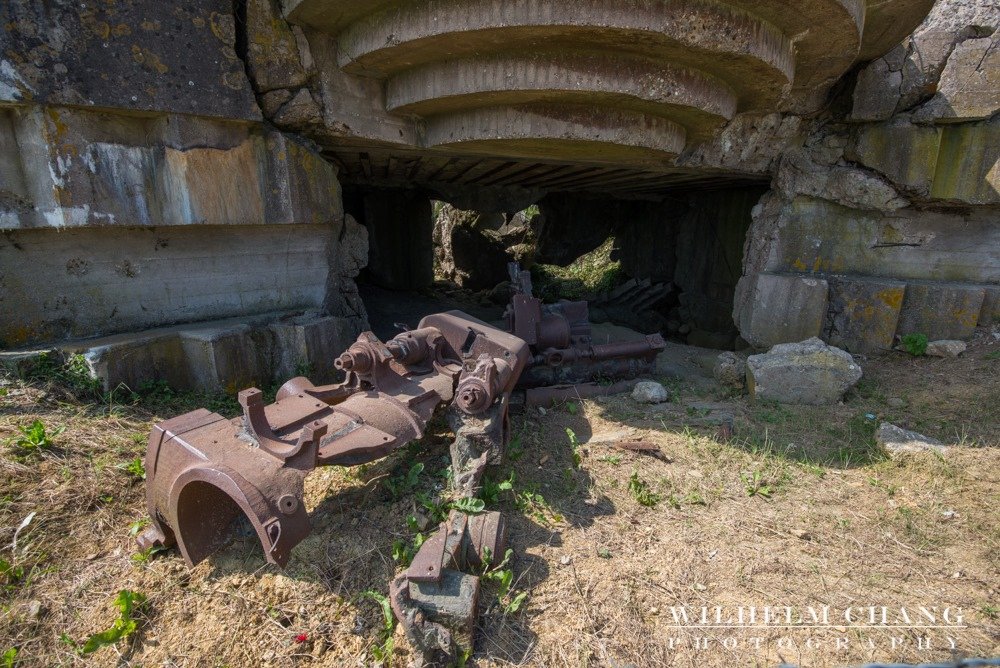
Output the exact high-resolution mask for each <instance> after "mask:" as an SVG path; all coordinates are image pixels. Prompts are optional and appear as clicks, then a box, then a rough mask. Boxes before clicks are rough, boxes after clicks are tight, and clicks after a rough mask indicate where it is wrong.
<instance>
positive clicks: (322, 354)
mask: <svg viewBox="0 0 1000 668" xmlns="http://www.w3.org/2000/svg"><path fill="white" fill-rule="evenodd" d="M271 331H272V332H273V333H274V336H275V343H276V348H277V352H278V355H279V360H278V362H277V367H276V369H275V371H274V375H275V376H276V377H278V378H279V379H282V378H292V377H294V376H298V375H302V374H303V373H305V375H307V376H308V377H309V379H310V380H312V381H313V382H316V383H323V382H328V381H330V380H332V379H333V377H334V376H335V375H336V369H335V368H334V366H333V360H334V359H335V358H336V356H337V355H340V353H342V352H344V350H346V349H347V348H348V347H349V346H350V345H351V344H352V343H354V341H355V339H357V337H358V334H360V333H361V327H360V326H359V323H358V321H357V320H356V319H351V318H337V317H330V316H327V317H318V316H316V315H309V314H307V315H303V316H297V317H295V318H291V319H288V320H280V321H278V322H275V323H272V324H271Z"/></svg>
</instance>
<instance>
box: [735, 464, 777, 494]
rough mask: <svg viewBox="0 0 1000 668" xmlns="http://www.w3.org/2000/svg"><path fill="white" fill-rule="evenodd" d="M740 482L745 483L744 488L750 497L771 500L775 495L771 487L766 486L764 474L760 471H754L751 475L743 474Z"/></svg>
mask: <svg viewBox="0 0 1000 668" xmlns="http://www.w3.org/2000/svg"><path fill="white" fill-rule="evenodd" d="M740 480H741V481H742V482H743V488H744V489H745V490H746V493H747V496H749V497H754V496H761V497H764V498H765V499H770V498H771V495H772V494H773V493H774V490H773V489H772V488H771V486H770V485H767V484H764V474H763V473H761V472H760V471H754V472H753V473H751V474H749V475H747V474H746V473H741V474H740Z"/></svg>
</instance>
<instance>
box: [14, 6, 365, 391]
mask: <svg viewBox="0 0 1000 668" xmlns="http://www.w3.org/2000/svg"><path fill="white" fill-rule="evenodd" d="M88 5H89V3H88V4H82V3H75V2H69V1H68V0H55V1H54V2H51V3H45V4H44V5H42V4H39V3H35V2H29V1H28V0H14V1H13V2H5V3H3V4H2V6H0V24H2V25H4V26H5V30H4V31H2V32H0V47H2V48H0V54H2V55H0V58H2V62H0V348H10V347H16V346H27V345H44V344H51V343H60V342H63V341H64V340H65V339H68V338H81V337H95V336H106V335H112V334H116V333H120V332H126V333H127V332H135V331H136V330H142V329H147V328H162V327H163V326H167V325H173V324H175V323H196V322H201V323H204V322H206V321H213V320H217V319H230V320H227V323H228V324H227V325H226V326H225V327H224V328H223V329H224V331H225V332H226V336H225V337H222V338H220V339H219V340H220V341H221V340H223V339H225V340H227V341H228V340H230V339H233V340H234V341H236V340H239V339H240V337H243V336H250V334H248V333H246V332H259V331H265V330H266V331H268V332H270V331H272V330H273V331H278V330H281V331H282V332H283V331H284V329H288V328H287V327H284V326H283V325H282V326H279V325H278V324H275V325H273V326H271V325H269V324H268V323H269V322H272V321H275V319H276V320H277V322H279V323H281V322H286V321H287V322H291V320H289V319H290V318H291V319H294V318H296V317H306V318H307V320H302V321H301V322H299V321H296V322H297V323H298V324H296V325H295V326H294V327H292V329H293V330H294V335H289V336H284V335H282V336H278V335H274V336H271V335H267V336H263V337H261V336H258V335H257V334H254V336H256V338H257V339H259V341H257V343H255V345H256V347H257V348H256V349H257V353H255V355H256V356H255V357H254V359H257V358H258V357H261V356H263V357H261V359H264V358H266V359H268V360H272V361H273V360H279V361H274V362H273V363H272V362H268V364H263V365H262V364H258V365H256V367H255V368H257V367H259V369H258V370H263V371H261V373H262V374H263V375H265V376H266V375H267V372H270V370H275V369H277V370H279V372H280V373H287V372H290V370H291V369H290V367H291V366H295V364H296V363H298V361H303V362H312V361H313V360H311V359H308V358H306V359H304V360H298V357H299V356H300V354H301V351H302V350H306V349H310V350H312V351H313V352H314V353H316V354H321V353H322V350H321V349H323V350H325V348H323V346H318V345H314V344H309V345H306V343H303V342H304V341H306V339H308V336H306V334H304V333H303V332H313V331H320V330H322V331H324V332H327V333H329V332H335V333H336V332H340V333H342V334H343V336H341V335H340V334H338V335H337V336H338V341H336V342H333V345H335V346H343V345H347V344H348V343H349V341H350V337H352V336H353V334H355V333H356V332H357V331H358V330H360V329H361V328H362V327H366V326H367V320H366V314H365V310H364V306H363V305H362V304H361V302H360V298H358V296H357V288H356V286H355V284H354V277H355V276H356V275H357V273H358V271H360V269H361V267H363V266H364V264H365V262H366V261H367V253H368V248H367V235H366V233H365V230H364V228H362V227H361V226H360V225H358V224H357V223H355V222H354V221H351V220H347V219H345V216H344V214H343V206H342V201H341V190H340V184H339V182H338V179H337V169H336V167H334V166H333V165H332V164H330V163H329V162H327V161H326V160H325V159H323V158H322V157H321V156H320V155H319V153H318V152H317V151H316V150H315V149H314V148H313V145H311V144H309V143H308V142H307V141H306V140H304V139H302V138H300V137H296V136H294V135H291V134H286V133H283V132H280V131H278V130H276V129H275V128H274V127H273V126H270V125H265V124H264V123H263V122H262V121H263V115H262V114H261V111H260V108H259V107H258V99H257V94H256V93H257V92H259V91H255V90H254V88H253V86H251V83H250V81H249V79H248V78H247V75H246V66H245V63H244V61H243V60H242V59H241V56H240V54H238V53H237V49H238V48H239V47H240V45H239V44H238V41H239V40H238V32H239V30H242V27H240V28H239V30H238V23H239V21H238V20H237V19H238V17H236V16H235V15H234V14H233V4H232V3H230V2H229V1H228V0H206V1H205V2H200V3H195V4H193V5H190V6H184V7H181V6H179V5H175V3H150V2H128V3H113V4H99V5H89V6H88ZM292 43H293V45H294V44H295V42H294V39H293V42H292ZM307 311H308V312H309V315H308V316H299V315H298V314H302V313H305V312H307ZM262 314H263V315H262ZM330 315H332V316H336V317H337V318H341V319H342V320H343V322H341V320H336V322H335V323H334V324H329V323H328V321H326V320H324V318H326V317H327V316H330ZM257 316H262V317H263V319H262V317H257ZM233 318H235V319H236V321H233V320H232V319H233ZM247 318H250V319H251V320H252V321H253V325H252V326H250V325H246V326H243V327H241V326H240V325H239V322H238V321H239V320H240V319H247ZM247 322H250V320H248V321H247ZM317 323H320V324H317ZM275 327H277V328H278V329H275ZM282 327H284V329H282ZM296 328H298V329H296ZM216 329H218V328H213V327H211V326H208V328H207V329H205V327H202V328H201V329H197V328H195V329H192V330H190V331H191V332H195V331H197V332H204V331H211V332H214V331H216ZM177 331H182V330H177ZM220 331H221V330H220ZM290 331H291V330H290ZM183 332H188V330H183ZM241 332H243V333H241ZM177 336H179V335H178V334H177V333H176V332H175V333H173V334H169V335H168V334H163V335H162V336H161V335H160V334H146V335H142V336H141V337H140V338H142V337H145V338H143V340H150V341H152V340H170V341H174V340H175V339H176V337H177ZM183 336H186V337H187V338H188V339H191V340H194V339H193V338H192V337H194V338H197V337H198V336H202V334H191V333H189V332H188V333H185V334H183ZM309 336H312V334H309ZM164 337H165V338H164ZM171 337H172V338H171ZM227 337H228V338H227ZM233 337H235V338H233ZM344 337H347V338H344ZM182 338H183V337H182ZM340 338H344V340H343V341H340V340H339V339H340ZM137 340H138V339H137ZM185 340H187V339H185ZM255 340H256V339H255ZM261 341H271V342H272V344H273V345H272V344H268V345H267V346H264V345H263V344H262V343H260V342H261ZM95 345H96V344H95ZM101 345H104V344H101ZM108 345H112V344H108ZM171 345H172V344H171ZM226 345H230V344H226ZM232 345H236V347H237V348H239V345H242V344H239V345H237V344H235V343H234V344H232ZM129 346H131V344H130V343H129V342H128V341H125V340H116V341H115V342H114V344H113V348H114V349H115V350H125V349H131V348H130V347H129ZM132 347H134V346H132ZM188 348H190V346H188ZM179 349H180V348H179ZM183 349H184V350H187V348H183ZM102 354H103V353H102ZM131 354H132V353H130V355H131ZM126 357H127V356H126ZM133 357H134V355H133ZM252 357H253V356H252ZM286 358H288V359H286ZM293 358H294V360H293ZM95 359H96V358H95ZM102 359H103V358H102ZM123 359H124V357H123ZM247 359H249V358H247ZM289 360H293V361H289ZM112 366H115V365H112ZM120 366H121V365H117V366H115V368H118V367H120ZM126 366H128V368H129V369H131V370H129V371H128V373H124V372H119V371H114V373H112V372H111V371H107V369H105V370H106V371H107V373H108V374H110V375H108V378H110V377H111V376H114V377H115V378H124V379H125V380H127V381H128V382H130V383H131V382H135V381H136V380H137V379H139V380H141V377H140V376H141V374H139V372H138V371H137V370H136V369H137V368H138V367H136V369H133V368H132V367H133V366H134V365H131V366H130V365H126ZM168 366H169V367H170V368H188V367H190V368H195V367H198V366H199V363H193V364H191V365H185V364H183V363H181V362H180V361H178V360H174V361H173V362H171V363H170V364H169V365H168ZM251 366H253V365H251ZM104 367H107V368H110V367H108V365H107V364H105V365H104ZM104 367H102V368H104ZM122 368H124V367H122ZM226 368H228V367H226V366H225V365H223V366H222V367H220V369H222V370H221V371H219V373H217V374H215V376H213V378H214V380H213V381H212V383H208V384H206V383H205V382H202V380H199V379H198V374H195V375H194V376H192V377H191V378H193V379H194V380H192V379H191V378H188V379H187V380H185V382H184V383H183V384H185V385H201V386H206V387H207V386H209V385H211V386H212V387H216V388H218V387H219V386H220V384H221V385H223V386H224V385H225V383H226V382H227V379H226V377H227V375H228V376H231V375H232V373H231V371H226V370H225V369H226ZM255 373H256V372H255ZM115 374H117V375H115ZM209 375H211V374H209ZM258 375H259V374H258Z"/></svg>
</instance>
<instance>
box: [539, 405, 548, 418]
mask: <svg viewBox="0 0 1000 668" xmlns="http://www.w3.org/2000/svg"><path fill="white" fill-rule="evenodd" d="M538 413H539V414H540V415H541V416H542V417H544V416H545V414H546V413H548V411H547V410H545V409H544V408H542V407H541V406H539V407H538Z"/></svg>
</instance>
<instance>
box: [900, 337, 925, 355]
mask: <svg viewBox="0 0 1000 668" xmlns="http://www.w3.org/2000/svg"><path fill="white" fill-rule="evenodd" d="M899 343H900V345H901V346H903V350H905V351H906V352H908V353H910V354H911V355H913V356H914V357H920V356H921V355H923V354H925V353H926V352H927V335H926V334H907V335H906V336H904V337H903V338H901V339H900V340H899Z"/></svg>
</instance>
